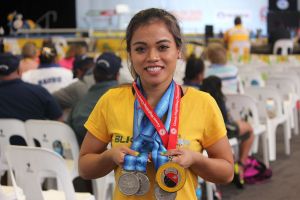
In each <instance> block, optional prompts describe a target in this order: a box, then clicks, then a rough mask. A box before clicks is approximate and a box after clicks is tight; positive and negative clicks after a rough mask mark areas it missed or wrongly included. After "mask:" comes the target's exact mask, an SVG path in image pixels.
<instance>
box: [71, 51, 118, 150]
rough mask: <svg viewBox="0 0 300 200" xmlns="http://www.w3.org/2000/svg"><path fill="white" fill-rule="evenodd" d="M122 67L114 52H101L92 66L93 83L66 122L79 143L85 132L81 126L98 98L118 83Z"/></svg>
mask: <svg viewBox="0 0 300 200" xmlns="http://www.w3.org/2000/svg"><path fill="white" fill-rule="evenodd" d="M121 67H122V65H121V58H120V57H118V56H116V55H115V54H114V53H110V52H107V53H103V54H101V55H100V56H99V57H98V58H97V61H96V66H95V67H94V68H93V76H94V79H95V84H94V85H92V87H91V88H90V89H89V91H88V92H87V93H86V95H84V97H83V98H82V99H81V100H79V102H78V103H77V104H76V105H75V107H74V108H73V109H72V111H71V113H70V115H69V119H68V123H69V124H70V126H71V127H72V128H73V130H74V131H75V133H76V136H77V139H78V142H79V144H81V143H82V141H83V138H84V136H85V134H86V129H85V127H84V126H83V125H84V123H85V122H86V120H87V118H88V116H89V115H90V113H91V111H92V110H93V108H94V106H95V105H96V103H97V101H98V100H99V98H100V97H101V96H102V95H103V94H104V93H105V92H106V91H107V90H108V89H110V88H111V87H114V86H117V85H118V81H117V80H118V77H119V70H120V68H121Z"/></svg>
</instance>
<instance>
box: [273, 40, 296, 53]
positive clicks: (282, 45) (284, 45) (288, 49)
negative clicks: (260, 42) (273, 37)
mask: <svg viewBox="0 0 300 200" xmlns="http://www.w3.org/2000/svg"><path fill="white" fill-rule="evenodd" d="M293 47H294V42H293V40H291V39H280V40H277V41H276V42H275V44H274V47H273V54H277V52H278V50H279V49H281V55H288V54H289V53H292V51H293Z"/></svg>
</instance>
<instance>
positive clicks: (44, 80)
mask: <svg viewBox="0 0 300 200" xmlns="http://www.w3.org/2000/svg"><path fill="white" fill-rule="evenodd" d="M39 58H40V65H39V67H38V68H37V69H34V70H30V71H27V72H24V73H23V74H22V80H24V81H26V82H29V83H34V84H38V85H41V86H43V87H45V88H46V89H47V90H48V91H49V92H50V93H53V92H55V91H57V90H59V89H61V88H63V87H65V86H67V85H69V84H71V83H72V81H73V73H72V71H70V70H68V69H65V68H63V67H61V66H60V65H59V64H58V63H57V52H56V49H55V47H54V46H53V45H51V43H46V45H45V46H43V47H42V48H41V52H40V56H39Z"/></svg>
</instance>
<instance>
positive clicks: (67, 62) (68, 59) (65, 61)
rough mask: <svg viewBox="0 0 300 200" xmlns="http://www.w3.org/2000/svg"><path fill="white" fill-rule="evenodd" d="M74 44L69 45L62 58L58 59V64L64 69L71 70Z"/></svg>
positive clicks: (74, 51)
mask: <svg viewBox="0 0 300 200" xmlns="http://www.w3.org/2000/svg"><path fill="white" fill-rule="evenodd" d="M75 54H76V46H75V45H70V46H69V47H68V50H67V52H66V55H65V57H64V58H62V59H60V60H59V61H58V64H59V65H60V66H62V67H64V68H66V69H69V70H72V68H73V63H74V60H75Z"/></svg>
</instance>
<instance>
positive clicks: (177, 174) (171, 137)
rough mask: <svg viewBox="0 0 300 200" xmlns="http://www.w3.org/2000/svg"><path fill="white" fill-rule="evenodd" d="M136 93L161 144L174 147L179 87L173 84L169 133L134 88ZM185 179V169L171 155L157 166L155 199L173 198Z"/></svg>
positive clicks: (177, 119)
mask: <svg viewBox="0 0 300 200" xmlns="http://www.w3.org/2000/svg"><path fill="white" fill-rule="evenodd" d="M136 95H137V99H138V100H139V102H140V105H141V107H142V109H143V110H144V112H145V114H146V115H147V116H148V118H149V120H150V121H151V122H152V124H153V125H154V127H155V129H156V131H157V133H158V134H159V136H160V139H161V142H162V144H161V145H163V146H164V147H165V148H166V149H167V150H171V149H176V147H177V140H178V123H179V109H180V98H181V95H180V87H179V86H178V85H177V84H175V91H174V97H173V104H172V114H171V122H170V131H169V134H167V133H168V132H167V130H166V128H165V126H164V125H163V123H162V122H161V120H160V119H159V118H158V117H157V116H156V115H155V113H153V112H152V110H151V107H150V106H149V105H148V103H147V101H146V100H145V99H144V98H143V96H141V95H140V93H139V91H138V90H136ZM157 153H159V152H157ZM185 181H186V172H185V169H184V168H183V167H181V166H180V165H178V164H176V163H174V162H172V157H170V158H169V160H168V162H166V163H164V164H162V165H161V166H159V168H158V170H157V172H156V182H157V185H156V188H155V190H154V191H155V197H156V199H175V198H176V192H177V191H178V190H180V189H181V188H182V187H183V186H184V184H185Z"/></svg>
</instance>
